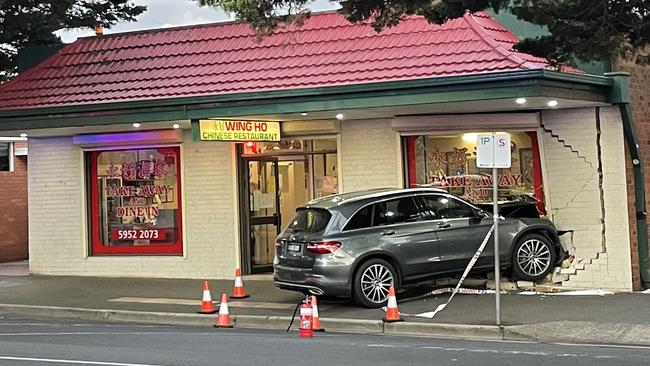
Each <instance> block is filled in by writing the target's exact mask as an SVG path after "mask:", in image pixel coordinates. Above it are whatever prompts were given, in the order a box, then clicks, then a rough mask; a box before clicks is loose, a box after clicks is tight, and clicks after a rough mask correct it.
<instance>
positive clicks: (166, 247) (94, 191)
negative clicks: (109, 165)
mask: <svg viewBox="0 0 650 366" xmlns="http://www.w3.org/2000/svg"><path fill="white" fill-rule="evenodd" d="M139 149H172V150H173V151H174V153H175V154H176V199H177V202H178V210H177V213H176V215H177V218H176V222H177V232H178V235H177V237H176V241H175V242H174V243H171V244H170V243H167V244H162V245H161V244H158V245H155V244H154V245H129V246H108V245H105V243H102V242H101V240H100V236H99V230H100V228H99V215H100V213H99V192H98V187H97V157H98V155H99V154H101V153H102V152H106V151H125V150H139ZM88 159H89V163H90V167H89V168H90V181H89V185H90V207H89V209H90V212H89V215H90V225H91V235H90V244H91V251H90V254H91V255H92V256H102V255H139V254H145V255H182V254H183V220H182V219H183V213H182V207H183V202H182V200H181V154H180V147H178V146H172V147H169V146H159V147H156V146H154V147H131V148H124V149H106V150H97V151H91V152H89V153H88Z"/></svg>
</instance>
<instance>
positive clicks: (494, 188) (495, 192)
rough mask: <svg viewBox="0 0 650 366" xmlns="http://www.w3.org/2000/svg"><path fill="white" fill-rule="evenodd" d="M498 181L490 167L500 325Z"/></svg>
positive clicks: (499, 324) (494, 169) (495, 273)
mask: <svg viewBox="0 0 650 366" xmlns="http://www.w3.org/2000/svg"><path fill="white" fill-rule="evenodd" d="M498 190H499V181H498V176H497V168H492V200H493V201H494V203H493V206H492V211H493V219H494V282H495V284H496V286H495V289H496V293H495V299H496V313H497V326H501V273H500V266H499V202H498V198H499V192H498Z"/></svg>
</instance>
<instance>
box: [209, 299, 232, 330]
mask: <svg viewBox="0 0 650 366" xmlns="http://www.w3.org/2000/svg"><path fill="white" fill-rule="evenodd" d="M214 326H215V327H216V328H232V327H233V324H232V320H231V319H230V313H229V312H228V295H226V294H222V295H221V304H219V315H217V323H216V324H215V325H214Z"/></svg>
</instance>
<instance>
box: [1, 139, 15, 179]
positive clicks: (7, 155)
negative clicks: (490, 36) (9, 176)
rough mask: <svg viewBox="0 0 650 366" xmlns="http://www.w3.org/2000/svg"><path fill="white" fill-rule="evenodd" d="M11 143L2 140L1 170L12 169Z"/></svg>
mask: <svg viewBox="0 0 650 366" xmlns="http://www.w3.org/2000/svg"><path fill="white" fill-rule="evenodd" d="M11 158H12V156H11V143H10V142H0V172H8V171H10V170H11Z"/></svg>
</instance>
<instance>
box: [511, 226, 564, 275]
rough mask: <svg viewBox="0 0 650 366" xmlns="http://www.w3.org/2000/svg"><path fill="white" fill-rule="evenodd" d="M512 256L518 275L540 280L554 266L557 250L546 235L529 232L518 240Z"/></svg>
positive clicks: (514, 270)
mask: <svg viewBox="0 0 650 366" xmlns="http://www.w3.org/2000/svg"><path fill="white" fill-rule="evenodd" d="M512 257H513V258H512V267H513V268H512V270H513V272H514V274H515V276H516V277H518V278H521V279H523V280H527V281H538V280H541V279H542V278H544V277H546V275H547V274H548V273H549V272H550V271H551V269H552V268H553V263H555V250H554V249H553V245H552V244H551V241H550V240H549V239H548V238H546V237H545V236H543V235H539V234H527V235H525V236H524V237H523V238H521V239H519V241H517V244H516V245H515V248H514V251H513V253H512Z"/></svg>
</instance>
